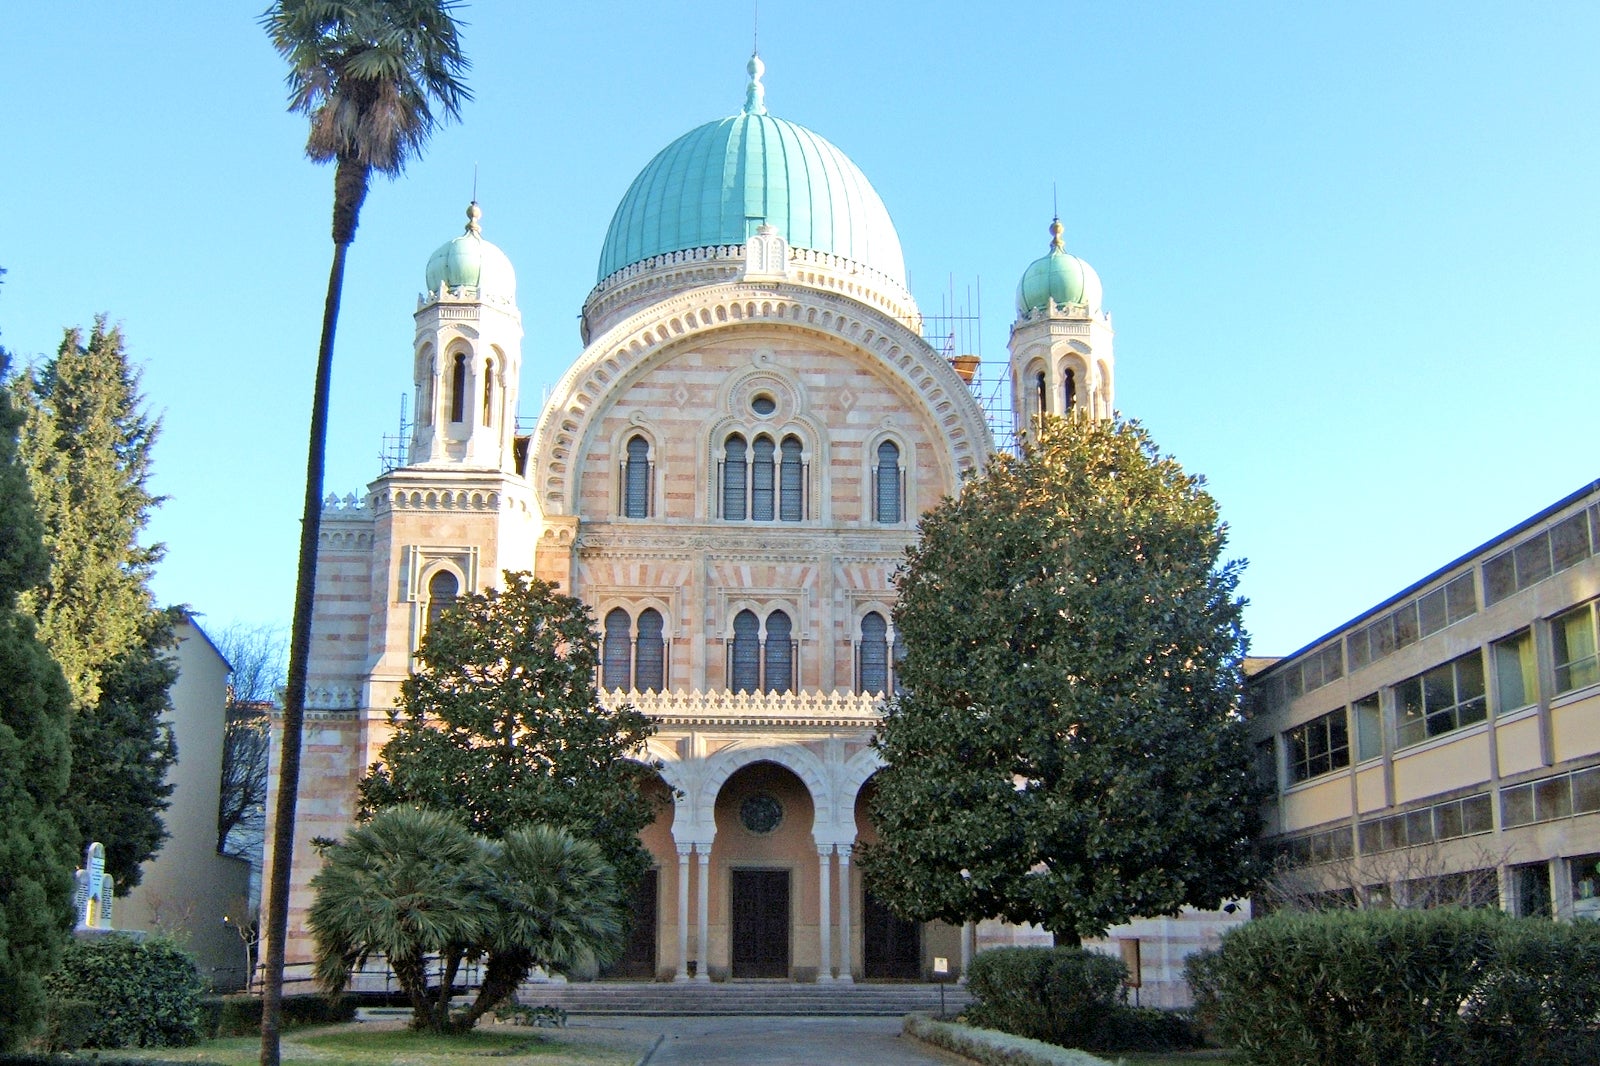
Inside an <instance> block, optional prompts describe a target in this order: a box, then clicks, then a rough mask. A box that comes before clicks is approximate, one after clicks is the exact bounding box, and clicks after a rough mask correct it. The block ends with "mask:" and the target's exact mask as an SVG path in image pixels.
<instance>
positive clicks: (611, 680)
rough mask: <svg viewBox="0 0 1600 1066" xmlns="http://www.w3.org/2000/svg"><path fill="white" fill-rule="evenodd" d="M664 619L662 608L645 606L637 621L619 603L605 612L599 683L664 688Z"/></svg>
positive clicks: (646, 689)
mask: <svg viewBox="0 0 1600 1066" xmlns="http://www.w3.org/2000/svg"><path fill="white" fill-rule="evenodd" d="M667 660H668V656H667V637H666V623H665V620H664V619H663V618H662V617H661V612H660V611H658V610H656V609H655V608H654V607H646V608H645V609H644V610H642V611H640V612H639V620H638V624H637V625H635V623H634V620H633V618H632V617H631V616H630V615H629V614H628V612H627V611H625V610H623V609H622V608H621V607H616V608H613V609H612V610H611V611H610V612H608V613H607V614H606V622H605V641H604V647H603V648H602V649H601V653H600V683H601V685H602V686H603V687H604V688H605V689H607V690H608V691H615V690H617V689H624V690H628V689H631V690H632V691H634V692H665V691H666V688H667Z"/></svg>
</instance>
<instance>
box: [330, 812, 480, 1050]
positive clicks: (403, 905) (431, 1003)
mask: <svg viewBox="0 0 1600 1066" xmlns="http://www.w3.org/2000/svg"><path fill="white" fill-rule="evenodd" d="M485 843H486V842H485V841H484V840H483V839H482V838H481V837H478V836H475V835H473V833H472V832H471V831H470V830H468V829H467V827H466V826H465V825H463V824H462V823H461V821H460V820H459V819H458V818H455V817H453V816H451V815H447V814H441V813H439V812H437V811H430V810H427V809H424V808H418V807H391V808H390V809H389V810H386V811H384V812H382V813H381V814H379V815H377V816H376V817H375V818H373V819H372V821H371V822H369V823H367V824H366V825H364V826H361V827H359V828H357V829H355V830H353V831H351V833H350V835H349V836H348V837H347V838H346V839H345V841H344V842H343V843H340V844H335V845H333V846H332V847H330V848H328V849H327V853H326V854H327V863H326V864H325V865H324V866H323V868H322V869H321V870H319V871H318V872H317V876H316V877H314V878H312V879H311V888H312V891H313V893H314V894H315V895H314V899H313V901H312V904H311V912H310V914H309V915H308V917H307V924H308V925H309V926H310V927H311V935H312V938H313V939H314V940H315V942H316V958H317V964H316V974H317V983H318V984H319V985H321V986H322V987H323V988H324V989H325V990H326V991H327V992H329V993H330V994H333V995H337V994H339V993H340V992H343V991H344V989H345V986H346V985H347V984H348V983H349V981H350V974H351V971H352V970H354V969H356V968H357V967H359V966H361V965H362V964H363V963H365V962H366V961H367V959H368V958H370V957H371V956H373V955H382V956H384V958H385V959H387V961H388V963H389V966H390V967H391V968H392V969H393V970H394V975H395V979H396V981H397V982H398V983H399V985H400V991H402V992H403V993H405V995H406V998H407V999H409V1000H410V1001H411V1011H412V1025H413V1027H415V1028H418V1029H424V1028H426V1029H433V1030H435V1031H442V1030H445V1029H448V1027H449V1011H450V990H451V986H452V984H454V977H455V972H454V971H455V969H456V966H454V965H450V963H451V960H455V961H456V962H457V963H458V962H459V960H460V959H461V958H462V956H464V955H465V954H467V953H468V952H469V951H473V950H475V949H476V948H475V946H476V945H478V944H481V943H482V942H483V941H484V940H485V939H486V937H487V936H488V933H489V929H490V927H491V924H492V923H493V922H494V921H495V911H494V900H493V899H492V897H491V896H490V895H489V894H488V892H487V891H486V888H487V886H488V885H489V884H490V883H491V880H492V875H491V873H490V867H489V858H490V852H489V850H488V848H486V847H485ZM429 956H438V957H440V958H441V959H442V960H443V961H444V962H445V963H446V972H445V973H444V974H443V976H441V978H440V981H439V990H438V993H437V995H436V996H430V995H429V992H428V975H427V962H428V957H429Z"/></svg>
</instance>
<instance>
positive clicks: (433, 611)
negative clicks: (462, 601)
mask: <svg viewBox="0 0 1600 1066" xmlns="http://www.w3.org/2000/svg"><path fill="white" fill-rule="evenodd" d="M460 594H461V582H459V581H457V580H456V575H454V574H452V573H451V572H450V571H448V570H440V571H439V572H438V573H437V574H434V575H433V576H432V577H431V578H429V579H428V624H427V628H428V629H432V628H433V627H434V624H435V623H437V622H438V621H439V616H440V615H442V614H444V612H445V611H446V610H448V609H449V608H450V607H452V606H454V605H455V602H456V599H457V597H458V596H460Z"/></svg>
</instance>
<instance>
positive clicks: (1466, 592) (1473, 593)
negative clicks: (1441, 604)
mask: <svg viewBox="0 0 1600 1066" xmlns="http://www.w3.org/2000/svg"><path fill="white" fill-rule="evenodd" d="M1444 595H1445V606H1446V610H1447V611H1448V612H1449V621H1450V624H1451V625H1455V624H1456V623H1457V622H1459V621H1461V620H1462V619H1463V618H1470V617H1472V616H1473V615H1474V614H1477V613H1478V592H1477V589H1475V588H1473V585H1472V572H1471V571H1470V570H1469V571H1468V572H1466V573H1465V574H1462V575H1461V576H1460V577H1458V578H1456V579H1455V580H1454V581H1452V582H1450V584H1448V585H1446V586H1445V587H1444Z"/></svg>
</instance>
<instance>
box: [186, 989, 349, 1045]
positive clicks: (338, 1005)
mask: <svg viewBox="0 0 1600 1066" xmlns="http://www.w3.org/2000/svg"><path fill="white" fill-rule="evenodd" d="M357 1006H359V1002H358V999H357V998H356V997H354V996H341V997H339V998H338V999H337V1000H330V999H329V998H328V997H327V996H322V995H309V996H288V997H286V998H285V999H284V1000H283V1008H282V1009H283V1015H282V1022H281V1025H280V1028H281V1029H282V1030H283V1031H284V1032H288V1031H289V1030H291V1029H304V1028H307V1027H308V1026H313V1025H333V1024H335V1023H337V1022H347V1021H349V1020H350V1019H352V1018H354V1017H355V1016H356V1008H357ZM201 1010H202V1011H203V1013H204V1015H205V1031H206V1033H207V1034H208V1035H210V1036H213V1037H218V1036H255V1035H257V1034H259V1033H260V1032H261V997H260V996H252V995H246V994H242V993H241V994H237V995H228V996H207V997H206V998H205V999H204V1000H203V1001H202V1002H201Z"/></svg>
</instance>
